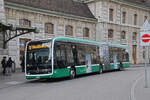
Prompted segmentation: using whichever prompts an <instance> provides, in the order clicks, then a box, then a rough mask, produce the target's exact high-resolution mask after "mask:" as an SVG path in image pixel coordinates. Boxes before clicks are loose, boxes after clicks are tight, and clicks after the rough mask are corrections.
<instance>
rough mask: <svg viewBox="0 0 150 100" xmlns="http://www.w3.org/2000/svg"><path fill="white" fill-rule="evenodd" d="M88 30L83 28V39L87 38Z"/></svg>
mask: <svg viewBox="0 0 150 100" xmlns="http://www.w3.org/2000/svg"><path fill="white" fill-rule="evenodd" d="M89 31H90V30H89V28H87V27H85V28H83V37H89Z"/></svg>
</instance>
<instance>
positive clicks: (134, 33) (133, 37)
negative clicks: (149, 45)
mask: <svg viewBox="0 0 150 100" xmlns="http://www.w3.org/2000/svg"><path fill="white" fill-rule="evenodd" d="M136 37H137V33H136V32H133V36H132V39H133V40H136Z"/></svg>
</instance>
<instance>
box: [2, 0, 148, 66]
mask: <svg viewBox="0 0 150 100" xmlns="http://www.w3.org/2000/svg"><path fill="white" fill-rule="evenodd" d="M148 4H150V3H149V2H145V1H143V0H1V1H0V5H2V6H1V8H0V14H1V15H2V14H3V16H4V17H1V19H0V20H1V21H2V19H3V20H4V21H5V22H6V23H7V24H9V23H10V24H13V25H14V26H15V25H16V26H18V25H19V26H27V27H37V28H38V29H39V33H38V34H34V33H29V34H26V35H23V36H20V37H17V38H15V39H13V40H11V41H10V42H9V43H8V49H7V50H8V51H7V50H3V49H1V48H2V47H1V48H0V50H1V51H2V52H1V51H0V53H2V54H0V55H1V57H0V58H2V56H3V55H4V54H8V55H9V56H11V57H12V58H13V60H15V62H16V65H17V67H19V66H20V61H21V59H22V58H23V55H24V50H25V44H26V43H27V42H28V41H30V40H36V39H46V38H53V37H56V36H67V37H73V38H80V39H89V40H96V41H103V42H112V43H120V44H126V45H128V47H129V53H130V62H132V63H144V57H145V55H144V47H141V46H140V45H139V41H138V39H139V31H140V27H141V25H143V23H144V21H145V20H146V19H147V18H148V17H149V15H150V7H149V5H148ZM0 39H2V38H0ZM0 43H1V44H2V40H0Z"/></svg>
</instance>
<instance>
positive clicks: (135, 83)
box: [130, 74, 144, 100]
mask: <svg viewBox="0 0 150 100" xmlns="http://www.w3.org/2000/svg"><path fill="white" fill-rule="evenodd" d="M143 77H144V76H143V74H140V75H138V78H137V79H136V80H135V82H134V83H133V85H132V87H131V94H130V100H136V98H135V94H134V90H135V87H136V85H137V83H138V81H139V80H141V79H142V78H143Z"/></svg>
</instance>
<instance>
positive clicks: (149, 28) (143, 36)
mask: <svg viewBox="0 0 150 100" xmlns="http://www.w3.org/2000/svg"><path fill="white" fill-rule="evenodd" d="M140 45H141V46H149V45H150V23H149V21H148V20H146V21H145V23H144V24H143V26H142V27H141V29H140Z"/></svg>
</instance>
